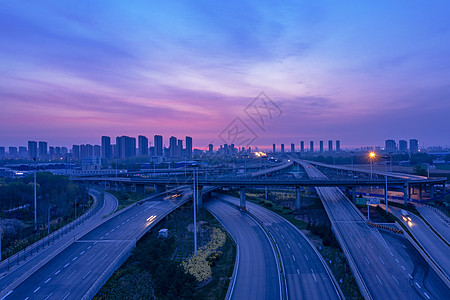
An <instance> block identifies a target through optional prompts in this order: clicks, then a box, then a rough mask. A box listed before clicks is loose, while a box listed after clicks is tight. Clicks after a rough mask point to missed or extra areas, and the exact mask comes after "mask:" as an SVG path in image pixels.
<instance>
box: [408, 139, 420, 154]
mask: <svg viewBox="0 0 450 300" xmlns="http://www.w3.org/2000/svg"><path fill="white" fill-rule="evenodd" d="M409 152H411V153H417V152H419V141H418V140H416V139H411V140H409Z"/></svg>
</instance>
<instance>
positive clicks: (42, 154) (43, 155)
mask: <svg viewBox="0 0 450 300" xmlns="http://www.w3.org/2000/svg"><path fill="white" fill-rule="evenodd" d="M47 158H48V150H47V142H42V141H40V142H39V159H44V160H45V159H47Z"/></svg>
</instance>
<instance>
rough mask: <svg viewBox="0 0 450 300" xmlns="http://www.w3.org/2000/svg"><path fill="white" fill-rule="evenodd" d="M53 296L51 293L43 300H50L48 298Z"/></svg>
mask: <svg viewBox="0 0 450 300" xmlns="http://www.w3.org/2000/svg"><path fill="white" fill-rule="evenodd" d="M51 295H53V293H50V295H48V296H47V297H46V298H45V300H47V299H48V298H50V296H51Z"/></svg>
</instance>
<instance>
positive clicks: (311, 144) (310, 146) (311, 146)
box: [309, 141, 314, 152]
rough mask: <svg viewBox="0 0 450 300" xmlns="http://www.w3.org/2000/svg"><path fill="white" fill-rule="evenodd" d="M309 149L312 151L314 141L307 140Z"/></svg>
mask: <svg viewBox="0 0 450 300" xmlns="http://www.w3.org/2000/svg"><path fill="white" fill-rule="evenodd" d="M309 151H311V152H314V142H313V141H310V142H309Z"/></svg>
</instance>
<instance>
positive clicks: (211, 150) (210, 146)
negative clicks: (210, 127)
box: [208, 144, 214, 153]
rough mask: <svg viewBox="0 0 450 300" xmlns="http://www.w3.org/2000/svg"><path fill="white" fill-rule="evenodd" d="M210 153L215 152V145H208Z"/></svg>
mask: <svg viewBox="0 0 450 300" xmlns="http://www.w3.org/2000/svg"><path fill="white" fill-rule="evenodd" d="M208 151H209V153H213V151H214V145H213V144H209V145H208Z"/></svg>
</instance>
